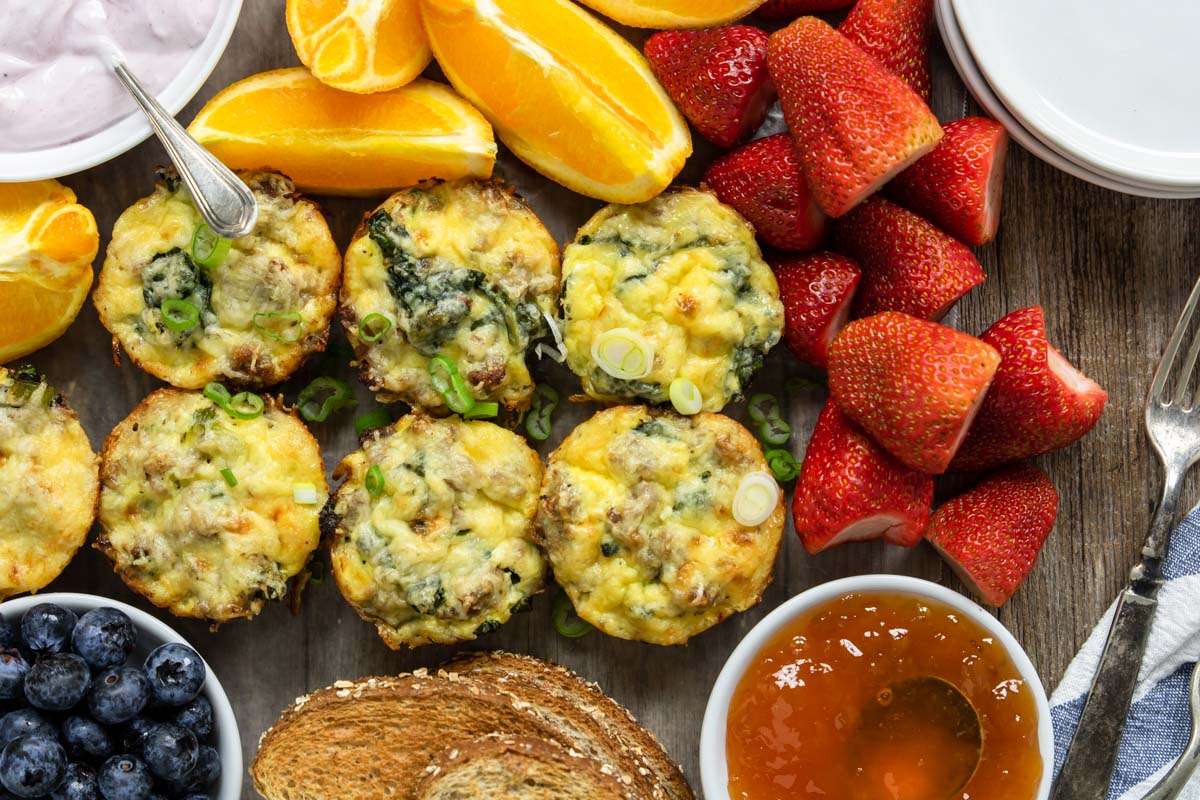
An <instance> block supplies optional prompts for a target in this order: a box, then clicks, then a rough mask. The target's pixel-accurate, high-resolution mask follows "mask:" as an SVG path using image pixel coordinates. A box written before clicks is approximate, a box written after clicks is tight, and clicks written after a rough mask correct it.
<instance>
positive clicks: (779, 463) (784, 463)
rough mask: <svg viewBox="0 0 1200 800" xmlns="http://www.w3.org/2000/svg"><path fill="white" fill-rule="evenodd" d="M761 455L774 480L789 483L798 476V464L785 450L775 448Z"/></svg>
mask: <svg viewBox="0 0 1200 800" xmlns="http://www.w3.org/2000/svg"><path fill="white" fill-rule="evenodd" d="M763 455H764V456H765V457H766V459H767V466H768V467H770V468H771V474H773V475H774V476H775V480H777V481H780V482H786V481H791V480H795V479H796V476H797V475H799V474H800V464H799V463H797V461H796V459H795V458H794V457H793V456H792V454H791V453H789V452H788V451H787V450H783V449H780V448H775V449H772V450H768V451H767V452H765V453H763Z"/></svg>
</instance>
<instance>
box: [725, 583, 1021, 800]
mask: <svg viewBox="0 0 1200 800" xmlns="http://www.w3.org/2000/svg"><path fill="white" fill-rule="evenodd" d="M926 675H927V676H933V677H937V678H941V679H943V680H945V681H947V682H949V683H951V684H953V685H954V686H956V687H958V689H959V690H960V691H961V692H962V693H963V694H964V695H965V696H966V697H967V699H968V700H970V701H971V704H972V705H973V706H974V707H975V710H976V711H977V713H978V715H979V719H980V726H981V728H982V733H983V742H984V744H983V750H982V756H981V758H980V762H979V766H978V769H977V770H976V772H975V774H974V776H973V777H972V778H971V779H970V781H969V782H968V783H967V784H966V786H965V787H963V789H962V790H961V791H960V792H957V793H955V794H953V795H951V797H953V798H955V800H1032V799H1033V798H1034V797H1035V796H1036V795H1037V790H1038V786H1039V783H1040V780H1041V774H1042V758H1041V753H1040V750H1039V748H1038V720H1037V708H1036V706H1035V703H1034V698H1033V692H1032V691H1030V690H1029V689H1028V687H1027V686H1026V685H1025V683H1024V682H1023V681H1022V679H1021V676H1020V673H1019V672H1018V670H1017V668H1016V666H1015V665H1014V664H1013V662H1012V659H1011V658H1009V656H1008V654H1007V653H1006V652H1005V651H1004V648H1003V646H1002V645H1001V644H1000V642H998V641H996V640H995V639H994V638H993V637H992V636H991V635H990V634H989V633H988V632H987V631H986V630H984V629H983V628H982V627H980V626H979V625H977V624H976V623H974V622H973V621H971V620H969V619H967V618H965V617H964V616H962V615H961V614H959V613H958V612H956V611H954V610H953V609H952V608H950V607H949V606H946V605H943V604H941V603H937V602H934V601H931V600H928V599H925V598H918V597H915V596H912V595H904V594H852V595H847V596H845V597H842V598H839V599H837V600H834V601H831V602H830V603H827V604H825V605H823V606H820V607H818V608H816V609H814V610H813V611H811V612H809V613H808V614H807V615H805V616H802V617H800V618H799V619H797V620H795V621H793V622H792V623H791V625H789V626H788V627H787V628H785V629H784V630H782V631H781V632H780V633H779V634H777V635H776V637H775V638H774V639H772V640H771V641H770V642H768V643H767V645H766V646H764V647H763V649H762V651H761V652H760V653H759V656H758V659H757V660H756V661H755V663H754V664H753V665H752V666H751V667H750V669H749V670H747V672H746V674H745V675H744V676H743V678H742V681H741V683H740V684H739V685H738V688H737V690H736V691H735V693H734V697H733V701H732V702H731V704H730V707H729V720H728V725H727V734H726V756H727V759H728V764H729V794H730V797H731V798H733V800H794V798H799V797H814V798H818V797H819V798H825V800H828V798H836V799H837V800H943V799H942V797H937V796H931V791H932V790H931V789H930V788H929V787H931V786H937V785H940V783H941V781H942V780H943V774H944V773H953V772H955V771H956V770H961V769H964V764H966V767H965V769H966V771H968V772H969V762H970V761H972V760H973V759H974V755H975V752H976V751H975V748H974V747H973V746H965V745H964V743H963V742H962V741H961V740H960V739H959V738H958V737H956V736H954V735H953V733H952V732H951V731H950V730H947V729H946V727H945V726H940V725H937V724H936V723H935V722H934V721H933V720H934V719H935V718H937V716H938V713H937V712H938V711H939V710H941V709H929V712H930V713H926V714H914V713H911V712H899V711H897V712H896V713H893V714H891V715H890V716H889V717H888V731H887V735H886V736H864V735H862V734H859V733H858V732H859V731H860V726H859V722H860V720H861V718H862V715H863V711H864V709H867V708H869V707H870V706H871V704H874V703H877V702H878V697H879V695H880V692H882V691H884V690H885V689H887V688H888V687H889V686H891V685H894V684H897V683H899V682H901V681H903V680H905V679H907V678H912V677H917V676H926ZM946 800H949V798H946Z"/></svg>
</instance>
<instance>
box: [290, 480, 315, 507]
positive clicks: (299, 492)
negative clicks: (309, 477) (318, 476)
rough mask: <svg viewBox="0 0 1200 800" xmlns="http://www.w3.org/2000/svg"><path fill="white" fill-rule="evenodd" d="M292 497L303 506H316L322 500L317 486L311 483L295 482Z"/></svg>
mask: <svg viewBox="0 0 1200 800" xmlns="http://www.w3.org/2000/svg"><path fill="white" fill-rule="evenodd" d="M292 499H293V500H295V501H296V502H297V503H299V504H300V505H302V506H315V505H316V504H317V503H319V502H320V501H321V496H320V495H319V494H317V487H316V486H315V485H314V484H311V483H293V484H292Z"/></svg>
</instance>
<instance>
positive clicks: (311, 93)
mask: <svg viewBox="0 0 1200 800" xmlns="http://www.w3.org/2000/svg"><path fill="white" fill-rule="evenodd" d="M188 132H189V133H191V134H192V136H194V137H195V138H196V139H197V140H198V141H199V142H200V143H201V144H203V145H204V146H205V147H207V148H208V149H209V150H210V151H212V153H213V154H214V155H216V157H217V158H219V159H221V160H222V161H223V162H225V163H226V164H227V165H229V166H230V167H233V168H235V169H258V168H262V167H264V166H267V167H271V168H273V169H277V170H279V171H280V172H283V173H284V174H286V175H287V176H288V177H290V178H291V179H292V180H294V181H295V182H296V184H297V185H298V186H300V187H301V188H302V189H305V190H308V191H312V192H316V193H318V194H351V195H365V194H382V193H385V192H388V191H391V190H393V189H398V188H400V187H402V186H412V185H413V184H416V183H420V182H421V181H423V180H425V179H427V178H444V179H446V180H452V179H454V178H462V177H479V178H487V177H489V176H490V175H491V174H492V167H493V166H494V165H495V161H496V141H495V138H494V137H493V135H492V128H491V126H490V125H489V124H488V122H487V120H486V119H484V118H483V116H482V115H481V114H480V113H479V112H478V111H476V110H475V109H474V108H472V107H471V105H470V103H467V102H466V101H465V100H463V99H462V98H461V97H459V96H458V95H457V94H455V92H454V90H453V89H451V88H450V87H449V86H445V85H443V84H440V83H435V82H433V81H429V80H425V79H424V78H417V79H416V80H414V81H413V82H412V83H409V84H408V85H407V86H404V87H401V88H399V89H393V90H391V91H388V92H378V93H376V94H351V93H349V92H342V91H339V90H337V89H331V88H330V87H328V86H326V85H325V84H323V83H321V82H320V81H318V80H317V79H316V78H314V77H313V76H312V75H311V74H310V73H309V72H308V70H306V69H304V68H303V67H293V68H291V69H278V70H273V71H270V72H261V73H259V74H258V75H251V76H250V77H249V78H245V79H243V80H240V81H238V82H237V83H235V84H232V85H231V86H228V87H226V88H225V89H222V90H221V91H220V92H218V93H217V95H216V96H215V97H213V99H212V100H209V101H208V103H207V105H205V106H204V108H202V109H200V113H199V114H197V115H196V118H195V119H194V120H192V124H191V125H189V126H188Z"/></svg>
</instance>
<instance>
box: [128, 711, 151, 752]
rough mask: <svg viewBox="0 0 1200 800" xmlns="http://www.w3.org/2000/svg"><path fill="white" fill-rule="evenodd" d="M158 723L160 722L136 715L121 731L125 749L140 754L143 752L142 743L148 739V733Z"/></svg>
mask: <svg viewBox="0 0 1200 800" xmlns="http://www.w3.org/2000/svg"><path fill="white" fill-rule="evenodd" d="M156 724H158V723H156V722H154V721H152V720H148V719H146V718H145V717H134V718H133V719H131V720H130V721H129V724H128V725H126V726H125V730H124V731H122V733H121V747H123V748H124V749H125V752H126V753H130V754H132V755H135V756H140V755H141V754H142V743H143V742H144V741H145V740H146V734H147V733H149V732H150V729H151V728H153V727H154V726H155V725H156Z"/></svg>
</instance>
